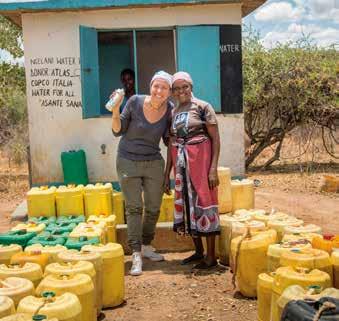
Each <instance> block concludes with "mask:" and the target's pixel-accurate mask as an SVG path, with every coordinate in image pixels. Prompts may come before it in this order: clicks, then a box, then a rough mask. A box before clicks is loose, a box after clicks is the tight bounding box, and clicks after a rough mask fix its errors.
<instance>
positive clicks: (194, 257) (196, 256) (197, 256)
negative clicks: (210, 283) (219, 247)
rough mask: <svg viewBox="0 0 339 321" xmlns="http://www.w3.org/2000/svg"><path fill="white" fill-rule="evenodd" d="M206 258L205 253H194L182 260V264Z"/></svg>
mask: <svg viewBox="0 0 339 321" xmlns="http://www.w3.org/2000/svg"><path fill="white" fill-rule="evenodd" d="M203 258H204V254H199V253H194V254H192V255H191V256H189V257H187V258H186V259H183V260H182V261H181V265H186V264H189V263H191V262H196V261H201V260H202V259H203Z"/></svg>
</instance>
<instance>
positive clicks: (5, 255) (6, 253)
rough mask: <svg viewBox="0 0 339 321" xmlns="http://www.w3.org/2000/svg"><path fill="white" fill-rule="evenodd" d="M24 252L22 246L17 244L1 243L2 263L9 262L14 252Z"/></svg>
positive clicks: (0, 258)
mask: <svg viewBox="0 0 339 321" xmlns="http://www.w3.org/2000/svg"><path fill="white" fill-rule="evenodd" d="M20 252H22V247H21V246H20V245H17V244H11V245H2V244H0V264H9V263H10V262H11V257H12V256H13V255H14V254H17V253H20Z"/></svg>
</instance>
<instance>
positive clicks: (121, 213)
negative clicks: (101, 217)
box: [112, 191, 125, 224]
mask: <svg viewBox="0 0 339 321" xmlns="http://www.w3.org/2000/svg"><path fill="white" fill-rule="evenodd" d="M112 197H113V214H114V215H115V216H116V218H117V224H125V205H124V204H125V203H124V196H123V195H122V193H121V192H117V191H113V193H112Z"/></svg>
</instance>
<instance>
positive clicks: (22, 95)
mask: <svg viewBox="0 0 339 321" xmlns="http://www.w3.org/2000/svg"><path fill="white" fill-rule="evenodd" d="M21 36H22V34H21V29H20V28H19V27H18V26H16V25H14V24H13V23H12V22H10V21H9V20H7V19H6V18H5V17H3V16H0V48H1V49H4V50H7V51H8V52H9V53H10V54H11V55H12V56H13V57H14V58H18V57H22V55H23V50H22V47H21ZM25 88H26V87H25V71H24V68H23V67H22V66H20V65H19V64H16V63H13V62H9V61H1V62H0V147H1V148H2V149H6V150H7V151H8V156H9V157H10V158H12V159H14V160H15V161H18V162H20V161H22V160H23V159H24V158H25V156H26V146H27V141H28V137H27V136H28V134H27V133H28V130H27V108H26V89H25Z"/></svg>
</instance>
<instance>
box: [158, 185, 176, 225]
mask: <svg viewBox="0 0 339 321" xmlns="http://www.w3.org/2000/svg"><path fill="white" fill-rule="evenodd" d="M173 213H174V191H173V190H171V194H170V195H167V194H163V196H162V202H161V206H160V214H159V219H158V222H173Z"/></svg>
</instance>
